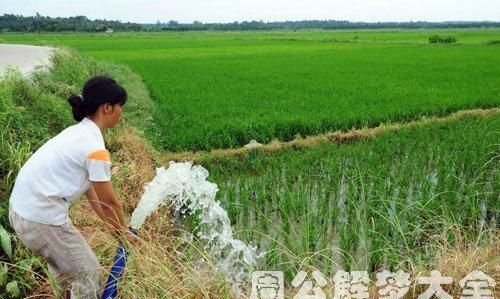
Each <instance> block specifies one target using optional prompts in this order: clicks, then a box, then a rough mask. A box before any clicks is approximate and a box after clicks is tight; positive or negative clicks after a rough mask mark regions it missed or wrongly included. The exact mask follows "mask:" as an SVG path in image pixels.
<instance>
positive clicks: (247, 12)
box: [0, 0, 500, 23]
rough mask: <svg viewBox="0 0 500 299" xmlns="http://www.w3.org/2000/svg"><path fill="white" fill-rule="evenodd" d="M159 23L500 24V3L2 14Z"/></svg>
mask: <svg viewBox="0 0 500 299" xmlns="http://www.w3.org/2000/svg"><path fill="white" fill-rule="evenodd" d="M36 12H38V13H40V14H41V15H43V16H50V17H69V16H76V15H84V16H87V17H88V18H90V19H106V20H120V21H124V22H126V21H129V22H137V23H155V22H156V21H160V22H167V21H169V20H176V21H179V22H182V23H191V22H193V21H201V22H204V23H210V22H215V23H227V22H234V21H238V22H241V21H252V20H257V21H259V20H263V21H286V20H290V21H296V20H348V21H364V22H379V21H380V22H382V21H396V22H404V21H437V22H439V21H485V20H488V21H500V1H499V0H413V1H409V0H163V1H162V0H145V1H140V0H99V1H96V0H85V1H82V0H1V2H0V15H3V14H6V13H7V14H18V15H24V16H32V15H35V13H36Z"/></svg>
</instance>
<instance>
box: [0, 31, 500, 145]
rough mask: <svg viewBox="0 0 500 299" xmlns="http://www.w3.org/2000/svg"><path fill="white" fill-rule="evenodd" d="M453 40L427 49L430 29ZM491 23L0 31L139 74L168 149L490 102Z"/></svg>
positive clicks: (493, 85) (496, 56)
mask: <svg viewBox="0 0 500 299" xmlns="http://www.w3.org/2000/svg"><path fill="white" fill-rule="evenodd" d="M436 33H438V34H441V35H452V36H454V37H456V38H457V39H458V44H456V45H430V44H428V43H427V39H428V37H429V36H431V35H432V34H436ZM490 40H500V30H498V29H495V30H491V29H475V30H470V29H467V30H465V29H464V30H375V31H363V30H356V31H354V30H352V31H320V30H317V31H297V32H292V31H290V32H285V31H271V32H234V33H233V32H230V33H228V32H224V33H220V32H188V33H161V34H159V33H157V34H146V33H133V34H129V33H123V34H115V35H112V36H106V35H102V34H26V35H23V34H21V35H19V34H1V35H0V41H3V42H12V43H27V44H44V45H46V44H52V45H68V46H71V47H74V48H76V49H77V50H79V51H81V52H82V53H86V54H89V55H91V56H94V57H97V58H99V59H104V60H107V61H115V62H117V63H122V64H126V65H128V66H129V67H130V68H131V69H132V70H134V71H136V72H137V73H139V74H140V75H141V76H142V77H143V79H144V80H145V82H146V84H147V85H148V87H149V89H150V91H151V93H152V95H153V97H154V99H155V100H156V101H157V102H158V103H159V108H158V109H157V113H156V115H155V120H156V127H155V128H151V129H150V130H149V135H150V136H151V139H152V140H153V142H154V143H156V144H157V145H158V146H159V147H162V148H164V149H166V150H170V151H181V150H207V149H211V148H227V147H237V146H241V145H243V144H245V143H248V141H250V139H256V140H257V141H259V142H269V141H271V140H272V139H280V140H290V139H293V138H294V137H295V136H296V135H298V134H300V135H302V136H305V135H311V134H317V133H322V132H326V131H330V130H338V129H341V130H345V129H348V128H351V127H361V126H375V125H377V124H379V123H380V122H387V121H400V120H407V119H412V118H416V117H419V116H421V115H430V114H434V115H443V114H448V113H450V112H452V111H456V110H459V109H467V108H472V107H493V106H498V105H499V104H500V92H499V91H500V89H499V86H500V68H499V67H498V65H500V51H499V45H487V42H488V41H490Z"/></svg>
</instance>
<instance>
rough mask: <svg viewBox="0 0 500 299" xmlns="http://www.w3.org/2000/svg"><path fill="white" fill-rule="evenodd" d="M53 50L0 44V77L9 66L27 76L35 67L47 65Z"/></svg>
mask: <svg viewBox="0 0 500 299" xmlns="http://www.w3.org/2000/svg"><path fill="white" fill-rule="evenodd" d="M53 51H54V49H53V48H49V47H39V46H28V45H11V44H0V77H1V76H3V75H4V72H5V69H6V68H7V67H9V66H13V67H17V68H18V69H19V70H20V71H21V73H22V74H23V75H25V76H28V75H29V74H30V73H31V71H33V70H34V69H35V67H37V66H47V65H49V64H50V58H51V57H52V53H53Z"/></svg>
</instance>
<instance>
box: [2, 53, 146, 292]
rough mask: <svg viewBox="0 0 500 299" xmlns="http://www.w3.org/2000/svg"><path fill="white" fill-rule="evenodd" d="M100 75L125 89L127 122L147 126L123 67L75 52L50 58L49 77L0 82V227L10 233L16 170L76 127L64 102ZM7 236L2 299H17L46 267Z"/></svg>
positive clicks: (141, 89) (134, 83) (138, 91)
mask: <svg viewBox="0 0 500 299" xmlns="http://www.w3.org/2000/svg"><path fill="white" fill-rule="evenodd" d="M98 74H106V75H110V76H113V77H115V78H117V80H118V81H119V82H120V83H121V84H123V85H124V86H125V87H126V88H127V90H128V92H129V98H128V101H127V104H126V106H124V107H129V109H128V110H125V112H124V118H125V119H126V121H127V122H128V123H129V124H133V125H135V126H137V127H139V128H141V126H145V125H147V123H148V116H149V115H150V113H151V112H150V110H151V109H152V101H151V99H150V98H149V96H148V92H147V89H146V87H145V86H144V85H143V84H142V80H141V79H140V77H138V76H137V75H136V74H134V73H132V72H131V71H130V70H129V69H127V68H126V67H124V66H118V65H112V64H104V63H100V62H97V61H96V60H95V59H91V58H84V57H82V56H80V55H79V54H77V53H76V52H74V51H61V52H59V53H57V54H56V56H55V57H54V66H53V68H52V71H51V72H50V73H45V72H36V73H35V74H34V76H33V78H32V80H28V79H26V78H24V77H22V76H21V74H20V73H18V72H15V71H11V72H9V73H8V75H7V76H6V77H5V78H2V80H0V228H5V229H7V230H8V231H9V232H12V229H11V228H10V224H9V221H8V206H9V197H10V192H11V190H12V187H13V185H14V180H15V177H16V175H17V173H18V171H19V169H20V168H21V166H22V165H23V164H24V163H25V162H26V160H27V159H28V158H29V157H30V156H31V154H32V153H33V152H34V151H35V150H36V149H38V147H40V146H41V145H42V144H43V143H44V142H45V141H47V140H48V139H49V138H51V137H53V136H55V135H56V134H58V133H59V132H60V131H62V130H63V129H64V128H66V127H67V126H69V125H72V124H74V123H75V121H74V120H73V118H72V116H71V107H70V105H69V104H68V103H67V101H66V98H67V97H68V96H69V95H70V94H71V93H75V92H78V89H80V88H81V86H82V85H83V83H84V82H85V81H86V80H87V79H88V78H89V77H90V76H94V75H98ZM130 108H133V109H130ZM111 150H112V149H111ZM0 231H1V229H0ZM6 235H7V236H9V237H8V238H9V240H7V239H4V238H5V234H4V235H2V234H0V241H1V242H0V293H2V294H6V295H5V296H6V297H5V298H20V297H21V295H27V294H29V293H30V292H31V291H33V289H34V287H35V286H36V283H37V282H36V280H35V278H37V279H41V278H42V277H41V275H42V273H43V270H42V268H43V267H44V263H43V262H42V261H41V260H40V259H39V258H38V257H36V256H35V255H34V254H33V253H30V252H29V251H28V250H26V249H25V248H24V247H23V246H20V245H21V242H20V241H19V239H18V238H17V237H15V236H14V234H12V236H11V235H10V233H7V234H6ZM10 238H11V239H12V240H10ZM7 243H8V244H12V247H13V248H14V250H13V254H6V253H5V252H4V250H2V248H3V246H4V245H5V244H7ZM45 271H46V270H45ZM9 283H10V284H11V285H13V284H16V285H17V286H18V287H19V290H20V292H21V295H20V294H16V292H13V293H11V294H9V293H8V292H7V291H6V290H7V289H8V288H9ZM11 287H12V286H11ZM6 292H7V293H6ZM2 298H4V297H2Z"/></svg>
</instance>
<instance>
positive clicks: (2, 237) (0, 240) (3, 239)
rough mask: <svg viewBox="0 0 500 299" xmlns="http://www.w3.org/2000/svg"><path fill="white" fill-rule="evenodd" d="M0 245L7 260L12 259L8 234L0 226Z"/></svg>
mask: <svg viewBox="0 0 500 299" xmlns="http://www.w3.org/2000/svg"><path fill="white" fill-rule="evenodd" d="M0 245H1V247H2V250H3V252H4V253H5V254H7V257H8V258H9V259H12V241H11V237H10V234H9V233H8V232H7V231H6V230H5V228H3V226H1V225H0Z"/></svg>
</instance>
